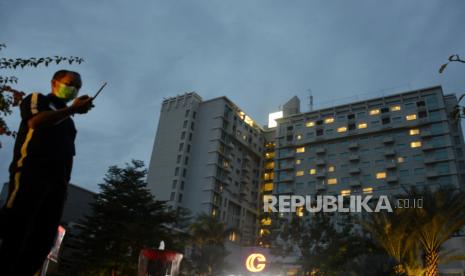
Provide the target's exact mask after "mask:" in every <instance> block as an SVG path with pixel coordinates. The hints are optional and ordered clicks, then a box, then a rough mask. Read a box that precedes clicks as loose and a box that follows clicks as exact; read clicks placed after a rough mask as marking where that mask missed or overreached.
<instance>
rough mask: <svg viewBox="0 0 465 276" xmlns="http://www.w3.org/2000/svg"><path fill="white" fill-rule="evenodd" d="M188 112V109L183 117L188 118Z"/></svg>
mask: <svg viewBox="0 0 465 276" xmlns="http://www.w3.org/2000/svg"><path fill="white" fill-rule="evenodd" d="M189 111H190V110H189V109H188V110H186V114H185V115H184V117H187V116H189Z"/></svg>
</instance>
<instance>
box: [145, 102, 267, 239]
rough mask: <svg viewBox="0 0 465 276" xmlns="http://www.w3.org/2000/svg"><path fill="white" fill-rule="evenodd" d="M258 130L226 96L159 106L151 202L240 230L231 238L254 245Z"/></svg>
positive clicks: (259, 161)
mask: <svg viewBox="0 0 465 276" xmlns="http://www.w3.org/2000/svg"><path fill="white" fill-rule="evenodd" d="M262 133H263V130H262V128H261V127H260V126H259V125H257V124H256V123H255V122H254V121H253V120H252V119H251V118H250V117H249V116H247V115H246V114H245V113H244V112H243V111H242V110H241V109H240V108H238V107H237V106H236V105H235V104H234V103H232V102H231V101H230V100H229V99H228V98H226V97H220V98H216V99H212V100H208V101H202V99H201V98H200V96H198V95H197V94H195V93H187V94H184V95H181V96H177V97H173V98H169V99H166V100H165V101H163V104H162V108H161V114H160V121H159V124H158V129H157V135H156V138H155V143H154V147H153V151H152V157H151V161H150V166H149V173H148V178H147V182H148V185H149V188H150V189H151V191H152V193H153V194H154V195H155V197H156V198H157V199H159V200H168V201H169V204H170V205H171V206H173V207H174V208H178V207H181V208H186V209H188V210H190V211H191V212H192V214H194V215H195V214H200V213H206V214H211V215H212V216H214V217H217V218H218V219H219V220H221V221H222V222H224V223H225V224H226V225H227V226H229V227H233V228H236V229H240V235H239V233H232V235H231V237H230V239H231V240H232V241H239V240H240V242H241V244H253V243H254V242H255V237H256V233H257V231H258V228H257V227H258V208H259V206H258V201H259V187H260V185H261V174H262V152H263V145H264V138H263V135H262Z"/></svg>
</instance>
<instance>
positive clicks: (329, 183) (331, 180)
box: [328, 178, 337, 185]
mask: <svg viewBox="0 0 465 276" xmlns="http://www.w3.org/2000/svg"><path fill="white" fill-rule="evenodd" d="M334 184H337V178H328V185H334Z"/></svg>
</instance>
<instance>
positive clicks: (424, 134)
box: [420, 130, 433, 138]
mask: <svg viewBox="0 0 465 276" xmlns="http://www.w3.org/2000/svg"><path fill="white" fill-rule="evenodd" d="M432 135H433V134H431V131H429V130H422V131H421V133H420V136H421V138H427V137H431V136H432Z"/></svg>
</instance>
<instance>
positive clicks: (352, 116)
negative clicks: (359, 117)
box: [347, 114, 355, 120]
mask: <svg viewBox="0 0 465 276" xmlns="http://www.w3.org/2000/svg"><path fill="white" fill-rule="evenodd" d="M347 119H349V120H351V119H355V114H348V115H347Z"/></svg>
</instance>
